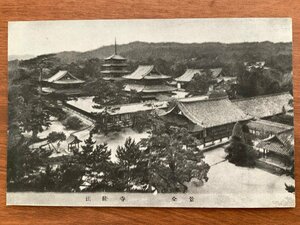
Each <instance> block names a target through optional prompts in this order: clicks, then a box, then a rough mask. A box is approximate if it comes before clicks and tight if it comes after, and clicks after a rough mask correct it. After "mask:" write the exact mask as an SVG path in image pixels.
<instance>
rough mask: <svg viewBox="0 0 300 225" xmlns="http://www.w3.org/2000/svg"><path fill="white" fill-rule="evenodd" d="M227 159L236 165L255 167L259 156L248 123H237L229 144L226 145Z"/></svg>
mask: <svg viewBox="0 0 300 225" xmlns="http://www.w3.org/2000/svg"><path fill="white" fill-rule="evenodd" d="M225 152H226V153H227V156H226V159H227V160H228V161H229V162H231V163H233V164H235V165H236V166H245V167H254V166H255V161H256V159H257V158H258V155H257V153H256V152H255V150H254V149H253V143H252V141H251V138H250V133H249V129H248V127H247V125H245V124H241V123H239V122H238V123H236V124H235V126H234V128H233V131H232V136H231V140H230V144H229V146H227V147H226V149H225Z"/></svg>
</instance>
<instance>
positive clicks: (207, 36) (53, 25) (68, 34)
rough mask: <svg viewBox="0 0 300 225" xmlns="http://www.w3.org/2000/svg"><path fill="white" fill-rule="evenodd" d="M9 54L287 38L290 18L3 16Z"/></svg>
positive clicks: (289, 37) (289, 36)
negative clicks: (134, 44) (41, 18)
mask: <svg viewBox="0 0 300 225" xmlns="http://www.w3.org/2000/svg"><path fill="white" fill-rule="evenodd" d="M8 31H9V32H8V54H9V55H24V54H30V55H40V54H46V53H54V52H60V51H87V50H92V49H96V48H98V47H101V46H103V45H111V44H113V43H114V38H115V37H116V38H117V43H118V44H125V43H129V42H132V41H145V42H181V43H192V42H198V43H202V42H224V43H233V42H245V41H246V42H253V41H272V42H290V41H292V24H291V19H288V18H277V19H274V18H272V19H266V18H260V19H249V18H245V19H168V20H167V19H161V20H159V19H156V20H72V21H34V22H33V21H30V22H9V28H8Z"/></svg>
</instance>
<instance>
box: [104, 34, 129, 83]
mask: <svg viewBox="0 0 300 225" xmlns="http://www.w3.org/2000/svg"><path fill="white" fill-rule="evenodd" d="M127 66H128V64H127V59H126V58H124V57H122V56H120V55H118V54H117V43H116V40H115V52H114V54H113V55H111V56H109V57H107V58H105V59H104V64H103V65H102V71H101V74H102V75H103V79H104V80H109V81H120V80H123V78H122V76H124V75H127V74H129V71H128V70H127Z"/></svg>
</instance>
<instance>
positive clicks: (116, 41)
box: [115, 38, 117, 55]
mask: <svg viewBox="0 0 300 225" xmlns="http://www.w3.org/2000/svg"><path fill="white" fill-rule="evenodd" d="M116 54H117V38H115V55H116Z"/></svg>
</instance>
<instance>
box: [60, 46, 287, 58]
mask: <svg viewBox="0 0 300 225" xmlns="http://www.w3.org/2000/svg"><path fill="white" fill-rule="evenodd" d="M117 49H118V54H120V55H122V56H124V57H126V58H128V59H130V60H134V61H140V60H147V59H148V58H161V59H163V60H166V61H169V60H184V59H189V58H195V57H201V56H212V55H214V56H215V57H218V56H219V57H222V56H225V57H228V56H231V57H237V58H240V57H241V56H243V55H245V54H246V53H249V54H253V55H254V56H257V57H259V59H257V60H261V59H264V58H265V59H266V58H268V57H269V56H270V55H272V56H275V55H291V53H292V43H290V42H289V43H272V42H245V43H233V44H224V43H219V42H206V43H190V44H185V43H176V42H167V43H165V42H162V43H148V42H139V41H136V42H131V43H129V44H122V45H118V47H117ZM113 53H114V45H109V46H102V47H100V48H97V49H95V50H91V51H86V52H76V51H65V52H60V53H57V54H56V56H57V57H58V58H60V59H61V60H62V62H64V63H71V62H76V61H79V60H87V59H91V58H98V59H103V58H105V57H108V56H110V55H112V54H113Z"/></svg>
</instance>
